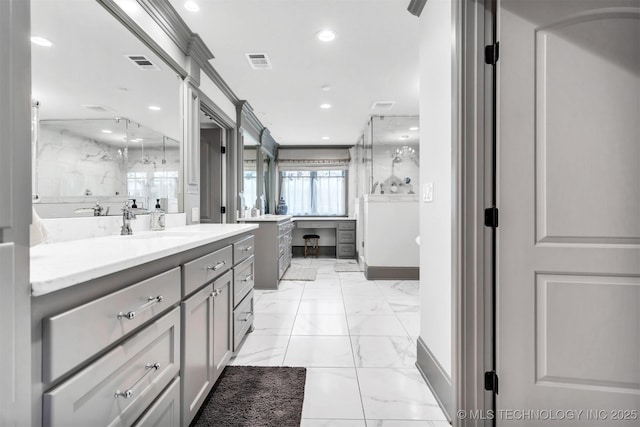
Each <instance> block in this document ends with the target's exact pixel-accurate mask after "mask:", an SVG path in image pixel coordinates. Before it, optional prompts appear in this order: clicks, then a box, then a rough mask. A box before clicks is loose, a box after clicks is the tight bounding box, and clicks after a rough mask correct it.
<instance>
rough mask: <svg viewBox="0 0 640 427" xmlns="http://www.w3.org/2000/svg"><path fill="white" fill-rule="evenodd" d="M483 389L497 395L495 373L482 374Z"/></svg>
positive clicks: (496, 375)
mask: <svg viewBox="0 0 640 427" xmlns="http://www.w3.org/2000/svg"><path fill="white" fill-rule="evenodd" d="M484 389H485V390H487V391H492V392H493V393H494V394H498V374H496V371H488V372H485V373H484Z"/></svg>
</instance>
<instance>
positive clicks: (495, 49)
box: [484, 42, 500, 65]
mask: <svg viewBox="0 0 640 427" xmlns="http://www.w3.org/2000/svg"><path fill="white" fill-rule="evenodd" d="M499 56H500V42H495V43H494V44H490V45H488V46H485V47H484V63H485V64H489V65H496V64H497V63H498V57H499Z"/></svg>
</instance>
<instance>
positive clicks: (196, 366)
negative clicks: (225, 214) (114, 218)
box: [31, 224, 257, 426]
mask: <svg viewBox="0 0 640 427" xmlns="http://www.w3.org/2000/svg"><path fill="white" fill-rule="evenodd" d="M256 228H257V225H255V224H246V225H244V224H210V225H192V226H186V227H176V228H171V229H167V230H165V231H159V232H143V233H139V234H134V235H132V236H107V237H99V238H92V239H83V240H76V241H70V242H62V243H54V244H47V245H39V246H36V247H33V248H32V250H31V277H32V366H33V372H32V375H33V394H34V395H33V408H32V412H33V421H34V425H41V424H42V425H44V426H62V425H70V424H73V425H87V426H88V425H123V426H124V425H135V426H147V425H166V426H180V425H182V426H188V425H189V423H190V422H191V421H192V419H193V417H194V416H195V414H196V413H197V412H198V409H199V408H200V406H201V405H202V403H203V402H204V400H205V398H206V397H207V395H208V394H209V392H210V390H211V389H212V387H213V385H214V383H215V381H216V380H217V378H218V376H219V375H220V373H221V372H222V370H223V369H224V367H225V366H226V364H227V362H228V361H229V359H230V358H231V356H232V354H233V351H234V349H236V348H237V347H238V345H239V343H240V342H241V341H242V339H243V337H244V336H245V334H246V333H247V332H248V331H249V330H250V329H251V325H252V322H253V277H254V276H253V252H254V236H253V233H254V230H255V229H256Z"/></svg>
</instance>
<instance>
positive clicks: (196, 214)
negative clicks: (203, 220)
mask: <svg viewBox="0 0 640 427" xmlns="http://www.w3.org/2000/svg"><path fill="white" fill-rule="evenodd" d="M191 221H192V222H198V221H200V208H191Z"/></svg>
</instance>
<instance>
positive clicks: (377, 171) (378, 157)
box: [372, 144, 420, 194]
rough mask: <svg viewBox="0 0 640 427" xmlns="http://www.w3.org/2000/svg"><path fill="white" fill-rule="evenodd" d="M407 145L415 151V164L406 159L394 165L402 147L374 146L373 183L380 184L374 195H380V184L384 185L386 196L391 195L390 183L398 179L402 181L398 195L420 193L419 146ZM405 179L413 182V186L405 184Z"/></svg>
mask: <svg viewBox="0 0 640 427" xmlns="http://www.w3.org/2000/svg"><path fill="white" fill-rule="evenodd" d="M406 145H407V146H409V147H411V148H413V149H414V150H415V158H416V161H415V162H414V161H413V160H410V159H409V158H404V159H403V160H402V162H400V163H393V158H394V154H395V152H396V150H397V149H398V148H402V146H401V145H398V144H394V145H391V144H374V145H373V182H374V183H375V182H378V186H377V187H376V190H375V192H373V193H372V194H380V190H381V186H380V184H383V185H384V187H383V189H384V194H390V192H389V187H390V183H391V182H392V181H396V178H397V179H399V180H400V181H402V185H400V186H399V189H398V194H407V193H409V191H413V192H414V193H417V192H418V190H419V189H420V185H419V184H420V167H419V166H418V165H419V162H418V159H419V158H420V150H419V147H418V144H406ZM394 177H395V178H394ZM405 178H409V179H410V180H411V183H410V184H411V186H409V185H406V184H404V180H405Z"/></svg>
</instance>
